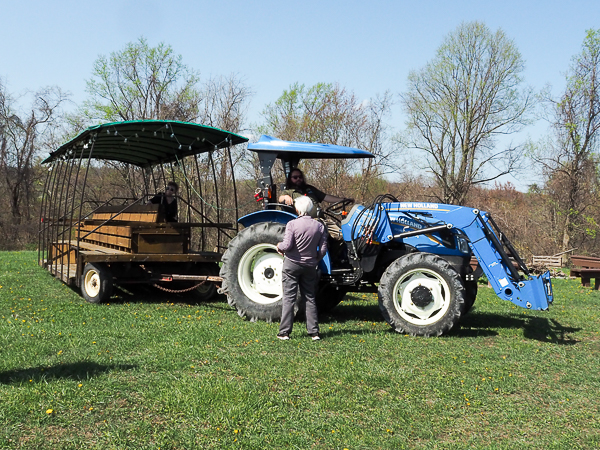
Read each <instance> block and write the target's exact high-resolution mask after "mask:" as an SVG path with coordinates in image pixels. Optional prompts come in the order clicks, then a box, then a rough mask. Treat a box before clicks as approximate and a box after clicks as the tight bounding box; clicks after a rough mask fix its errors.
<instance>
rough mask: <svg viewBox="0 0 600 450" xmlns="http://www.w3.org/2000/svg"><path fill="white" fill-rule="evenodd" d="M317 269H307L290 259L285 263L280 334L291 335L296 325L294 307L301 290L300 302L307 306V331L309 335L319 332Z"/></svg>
mask: <svg viewBox="0 0 600 450" xmlns="http://www.w3.org/2000/svg"><path fill="white" fill-rule="evenodd" d="M317 281H318V280H317V268H316V267H305V266H301V265H299V264H296V263H293V262H292V261H290V260H289V259H287V258H286V259H284V261H283V272H282V282H283V311H282V312H281V324H280V325H279V334H290V333H291V332H292V327H293V325H294V306H295V305H296V298H297V296H298V288H300V302H301V303H304V304H305V305H306V331H308V334H317V333H318V332H319V322H318V315H317V304H316V298H315V297H316V291H317Z"/></svg>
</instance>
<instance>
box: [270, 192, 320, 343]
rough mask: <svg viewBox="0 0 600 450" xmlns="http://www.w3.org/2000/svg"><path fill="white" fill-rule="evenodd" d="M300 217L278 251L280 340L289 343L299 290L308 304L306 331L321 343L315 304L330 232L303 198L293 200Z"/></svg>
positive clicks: (293, 222)
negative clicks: (280, 267)
mask: <svg viewBox="0 0 600 450" xmlns="http://www.w3.org/2000/svg"><path fill="white" fill-rule="evenodd" d="M294 207H295V208H296V212H297V213H298V216H299V217H298V218H297V219H294V220H291V221H290V222H288V224H287V225H286V227H285V235H284V237H283V242H280V243H279V244H277V251H278V252H279V253H281V254H282V255H284V257H285V259H284V260H283V272H282V283H283V310H282V312H281V324H280V325H279V334H277V337H278V338H279V339H281V340H288V339H289V338H290V334H291V332H292V327H293V324H294V306H295V303H296V297H297V294H298V287H300V294H301V298H300V301H301V302H303V303H305V305H306V330H307V331H308V334H309V335H310V336H311V337H312V339H313V340H314V341H318V340H320V336H319V323H318V315H317V305H316V298H315V297H316V291H317V283H318V281H319V280H318V279H317V264H318V263H319V261H320V260H321V259H323V257H324V256H325V254H326V253H327V232H326V231H325V227H324V226H323V224H322V223H320V222H318V221H316V220H314V219H313V218H312V217H310V215H309V213H310V211H311V209H312V207H313V203H312V200H311V199H310V198H309V197H307V196H301V197H298V198H296V199H295V200H294Z"/></svg>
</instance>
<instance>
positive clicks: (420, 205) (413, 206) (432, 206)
mask: <svg viewBox="0 0 600 450" xmlns="http://www.w3.org/2000/svg"><path fill="white" fill-rule="evenodd" d="M438 208H439V205H438V204H437V203H413V202H410V203H405V202H400V209H438Z"/></svg>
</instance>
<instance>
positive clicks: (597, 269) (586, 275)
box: [571, 255, 600, 290]
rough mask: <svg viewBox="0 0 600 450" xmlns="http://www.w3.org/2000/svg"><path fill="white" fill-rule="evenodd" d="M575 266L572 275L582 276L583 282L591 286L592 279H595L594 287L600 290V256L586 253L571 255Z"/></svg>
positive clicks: (584, 284)
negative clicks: (596, 256)
mask: <svg viewBox="0 0 600 450" xmlns="http://www.w3.org/2000/svg"><path fill="white" fill-rule="evenodd" d="M571 262H572V263H573V265H574V266H581V267H574V268H572V269H571V276H572V277H576V278H577V277H579V278H581V284H582V285H583V286H586V287H590V285H591V279H592V278H593V279H594V289H596V290H600V258H595V257H593V256H584V255H571Z"/></svg>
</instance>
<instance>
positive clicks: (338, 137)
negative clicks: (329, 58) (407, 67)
mask: <svg viewBox="0 0 600 450" xmlns="http://www.w3.org/2000/svg"><path fill="white" fill-rule="evenodd" d="M391 104H392V100H391V96H390V94H389V93H387V92H386V93H385V94H384V95H383V96H382V97H377V98H375V99H371V100H369V101H364V102H361V101H359V99H358V98H357V97H356V95H355V94H354V93H352V92H349V91H347V90H346V89H344V88H342V87H340V86H339V85H337V84H325V83H318V84H316V85H314V86H312V87H309V88H307V87H306V86H304V85H302V84H299V83H296V84H293V85H292V86H290V89H289V90H286V91H284V93H283V94H282V95H281V96H280V97H279V98H278V99H277V100H276V101H275V102H274V103H272V104H269V105H267V106H266V108H265V109H264V111H263V113H262V115H263V117H264V119H265V123H264V124H263V125H262V126H260V127H258V131H259V132H260V133H263V134H269V135H272V136H275V137H278V138H280V139H284V140H292V141H305V142H321V143H325V144H335V145H344V146H349V147H357V148H361V149H364V150H368V151H370V152H372V153H373V154H374V155H375V156H376V159H375V160H358V161H356V160H350V159H348V160H315V161H305V162H304V167H303V169H304V170H305V171H307V172H308V176H309V177H310V179H311V182H314V183H315V184H317V185H318V186H319V187H320V188H322V189H323V190H325V191H327V192H330V193H332V194H333V195H340V196H350V195H353V196H354V197H356V198H364V197H365V196H367V195H368V194H371V192H370V190H371V189H372V188H373V186H372V185H373V182H374V181H376V180H377V179H378V177H381V176H382V175H384V174H385V173H386V171H388V170H392V169H391V167H392V166H393V162H394V161H393V157H392V151H393V150H392V148H391V147H390V145H389V140H388V139H387V134H386V133H387V129H388V127H387V125H386V123H385V118H386V117H387V116H388V115H389V111H390V107H391ZM280 177H283V174H280Z"/></svg>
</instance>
